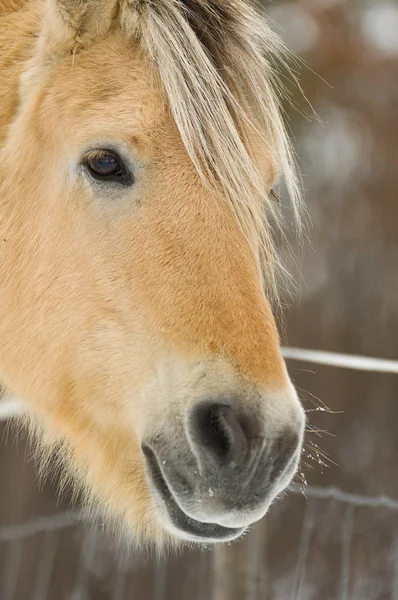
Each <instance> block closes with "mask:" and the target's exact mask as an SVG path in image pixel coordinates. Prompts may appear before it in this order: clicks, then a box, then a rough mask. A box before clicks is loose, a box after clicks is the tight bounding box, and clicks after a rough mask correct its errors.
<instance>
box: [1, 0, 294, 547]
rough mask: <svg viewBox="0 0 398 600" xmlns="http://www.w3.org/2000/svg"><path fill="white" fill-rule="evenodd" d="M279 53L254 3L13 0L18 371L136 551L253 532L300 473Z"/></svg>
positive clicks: (8, 150)
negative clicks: (286, 339)
mask: <svg viewBox="0 0 398 600" xmlns="http://www.w3.org/2000/svg"><path fill="white" fill-rule="evenodd" d="M283 52H284V50H283V46H282V42H280V41H279V38H278V37H277V36H276V35H275V34H274V33H273V32H272V30H271V28H270V27H269V25H268V22H267V21H266V20H265V17H264V16H262V15H260V13H258V12H257V10H256V9H255V8H254V7H252V6H251V5H250V3H248V2H246V0H2V5H1V7H0V340H1V345H0V375H1V377H0V378H1V381H2V385H3V386H5V388H7V389H8V390H10V392H12V394H14V395H16V396H18V397H19V398H21V399H22V402H23V405H24V410H26V412H27V415H28V422H29V423H30V427H31V429H32V431H33V433H34V435H35V437H36V438H37V440H38V444H39V447H40V449H41V450H40V452H41V456H42V460H43V461H44V463H46V462H47V464H48V465H50V466H49V468H50V469H53V468H55V467H54V465H57V466H58V465H59V464H60V465H61V466H62V470H63V473H64V475H63V477H65V478H67V480H68V481H71V482H73V485H74V487H75V489H76V490H77V493H78V494H81V498H82V502H83V504H84V506H87V507H91V508H92V509H93V510H97V511H100V514H101V515H102V516H103V518H104V519H105V522H106V523H111V524H114V525H115V527H119V528H120V531H121V532H124V534H125V535H126V536H127V537H128V538H131V539H134V540H136V541H137V542H138V543H140V542H142V543H154V544H155V546H157V547H163V546H164V545H170V544H180V543H184V542H185V543H186V542H189V543H190V542H195V543H199V544H200V543H213V542H225V541H229V540H233V539H235V538H238V537H239V536H241V535H242V534H243V533H244V532H245V531H246V530H247V528H248V527H250V526H251V525H252V524H253V523H255V522H256V521H258V520H259V519H261V518H262V517H263V516H264V515H265V514H266V512H267V511H268V508H269V506H270V504H271V502H272V501H273V500H274V499H275V498H276V497H277V496H278V495H280V494H281V492H282V491H283V490H285V488H286V487H287V486H288V485H289V483H290V482H291V480H292V478H293V477H294V474H295V473H296V471H297V468H298V464H299V459H300V454H301V449H302V444H303V432H304V424H305V416H304V411H303V408H302V406H301V403H300V401H299V399H298V396H297V393H296V391H295V388H294V386H293V384H292V382H291V380H290V378H289V375H288V372H287V368H286V365H285V362H284V360H283V358H282V356H281V351H280V340H279V334H278V331H277V326H276V321H275V315H274V306H275V305H276V303H277V300H276V298H277V293H278V269H279V266H280V261H279V259H278V254H277V252H276V250H275V243H274V239H275V228H277V227H278V225H279V224H280V222H281V217H280V213H279V211H278V206H277V203H276V202H275V199H274V198H273V191H274V189H275V185H277V182H278V180H279V179H280V178H281V177H283V178H284V181H285V182H286V186H287V189H288V190H289V193H290V198H291V201H292V205H293V208H294V210H295V213H296V215H297V216H298V218H299V215H300V184H299V177H298V175H297V169H296V167H295V160H294V153H293V151H292V149H291V144H290V141H289V136H288V135H287V132H286V128H285V125H284V122H283V118H282V114H281V113H282V111H281V108H280V100H281V92H280V86H279V84H278V75H277V68H276V65H277V64H278V61H280V60H282V61H283V60H284V57H283V56H284V55H283ZM54 461H55V462H54Z"/></svg>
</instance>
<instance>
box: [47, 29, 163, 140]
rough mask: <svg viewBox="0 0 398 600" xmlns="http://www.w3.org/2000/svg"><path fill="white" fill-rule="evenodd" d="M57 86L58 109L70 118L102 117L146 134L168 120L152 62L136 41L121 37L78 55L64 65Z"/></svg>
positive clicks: (98, 44)
mask: <svg viewBox="0 0 398 600" xmlns="http://www.w3.org/2000/svg"><path fill="white" fill-rule="evenodd" d="M55 85H56V96H57V99H58V102H57V104H58V106H61V107H62V106H64V107H66V109H67V113H68V114H70V115H72V116H76V115H78V116H79V115H80V118H82V117H83V116H85V117H87V118H90V116H93V117H94V118H95V119H98V117H101V116H102V117H103V118H104V119H106V120H108V121H109V119H111V120H114V121H119V122H120V121H123V123H124V125H125V126H126V127H128V126H129V124H131V126H132V127H134V128H136V127H138V128H139V129H142V130H143V131H149V130H153V129H154V128H156V127H157V126H159V125H160V124H165V123H166V122H167V121H168V120H170V115H169V111H168V109H167V103H166V100H165V96H164V94H163V93H162V90H161V86H160V83H159V81H158V80H157V78H156V76H155V75H154V69H153V68H151V65H150V64H149V59H148V58H146V57H145V55H144V54H143V53H142V51H140V48H139V46H138V44H137V43H135V42H133V41H126V40H124V39H123V38H122V37H121V36H115V37H114V39H112V38H111V39H107V40H104V41H102V42H99V43H96V44H94V45H93V46H92V47H90V48H88V49H86V50H84V51H82V52H80V53H79V55H77V56H76V57H74V58H73V59H71V60H70V62H69V63H67V64H64V65H63V67H62V68H61V69H60V72H59V74H58V77H57V81H56V84H55Z"/></svg>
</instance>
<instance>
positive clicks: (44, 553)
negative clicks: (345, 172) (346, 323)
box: [0, 348, 398, 600]
mask: <svg viewBox="0 0 398 600" xmlns="http://www.w3.org/2000/svg"><path fill="white" fill-rule="evenodd" d="M283 354H284V356H285V358H287V359H290V360H299V361H306V362H307V361H308V362H313V363H317V364H322V365H328V366H332V367H340V368H349V369H355V370H361V371H363V370H365V371H373V372H375V371H376V372H380V373H398V361H393V360H384V359H378V358H370V357H361V356H352V355H346V354H335V353H330V352H321V351H314V350H305V349H299V348H283ZM21 407H22V404H21V403H20V402H19V401H18V400H17V399H11V398H9V399H6V400H3V401H2V402H1V403H0V420H5V419H8V418H10V417H12V416H14V415H16V414H18V412H20V411H21V410H22V408H21ZM289 496H290V499H291V501H293V502H300V503H301V504H303V510H302V512H300V525H299V535H298V538H297V540H296V543H294V544H291V547H290V548H289V552H290V553H291V554H293V555H294V556H293V558H292V561H291V562H292V565H293V566H291V568H290V571H289V573H288V574H284V575H283V578H284V587H283V591H280V589H282V588H278V590H279V591H278V590H277V591H275V590H274V591H273V592H272V594H271V596H269V595H265V592H264V595H263V593H262V592H258V593H257V592H256V591H253V590H254V589H257V588H254V587H253V585H254V584H253V585H252V587H251V588H250V589H251V590H252V591H251V592H250V593H249V592H247V594H246V593H245V594H244V595H242V600H243V598H244V600H246V599H250V600H251V599H254V600H263V598H269V597H272V598H275V599H276V600H308V598H317V599H318V598H320V596H319V593H318V592H317V591H315V593H313V594H312V595H311V589H312V588H311V585H312V587H314V585H316V584H314V583H313V582H312V583H311V578H313V577H314V574H313V569H314V566H313V564H312V561H313V557H314V549H313V546H314V538H315V537H316V532H317V529H318V528H319V523H320V519H321V518H322V516H323V515H327V514H329V513H328V511H330V510H332V509H331V507H332V506H336V504H337V505H338V506H339V507H341V508H340V509H339V510H340V512H339V515H340V517H339V519H338V520H337V521H336V524H335V528H334V529H335V531H334V536H335V537H337V539H338V540H339V541H338V544H339V545H338V548H339V550H338V555H339V566H338V567H337V569H335V579H336V581H335V584H334V585H335V590H334V592H333V593H332V594H334V595H328V596H327V597H328V598H333V600H353V599H354V598H355V600H376V599H378V598H383V599H384V598H388V599H390V600H398V552H397V544H396V543H395V539H396V538H397V537H398V535H397V534H398V531H395V530H394V532H395V533H394V536H393V537H392V541H390V542H387V541H386V542H385V545H386V546H387V545H388V544H390V546H391V547H388V549H387V550H386V556H388V558H386V560H385V562H386V564H387V563H388V565H389V566H388V568H389V569H390V573H389V575H388V577H386V578H384V579H385V580H384V581H380V582H378V587H376V588H371V587H369V589H367V590H366V591H364V588H363V587H362V588H361V587H360V582H359V583H358V581H357V580H358V571H356V570H355V569H356V568H357V567H356V565H355V564H354V560H353V549H354V546H355V544H354V542H353V538H354V535H355V527H356V526H357V524H358V522H359V521H360V522H362V523H363V520H364V517H363V515H360V514H359V513H360V511H361V510H366V509H371V510H372V511H373V512H371V513H369V514H370V515H373V516H369V517H366V518H365V520H366V519H367V518H369V519H370V520H371V519H373V518H374V519H375V523H376V520H377V518H378V517H377V515H378V514H379V513H380V512H382V513H383V514H384V513H385V512H386V511H387V512H386V514H387V517H386V519H387V521H388V523H394V522H396V520H397V519H396V513H397V511H398V499H395V498H392V497H389V496H383V495H382V496H366V495H361V494H357V493H351V492H346V491H344V490H342V489H339V488H337V487H317V486H311V485H309V486H308V485H306V486H299V485H292V486H290V488H289V491H288V497H289ZM281 504H282V506H283V504H284V503H281ZM278 506H279V504H278V503H277V505H276V507H278ZM278 510H279V509H278V508H276V511H275V512H273V511H271V514H270V515H269V516H268V517H267V519H266V521H267V522H271V523H272V521H274V522H275V525H274V531H276V532H277V534H276V535H278V533H279V532H280V531H281V530H282V529H283V527H284V526H285V522H284V521H285V518H286V514H285V513H283V510H285V509H283V508H282V509H280V510H282V513H278ZM333 510H334V509H333ZM388 515H390V517H388ZM81 518H82V514H81V513H80V511H78V510H73V511H70V512H67V513H60V514H56V515H54V516H45V517H37V518H34V519H31V520H28V521H26V522H23V523H19V524H14V525H3V526H2V527H0V553H1V552H2V548H3V551H4V552H3V555H4V556H5V560H3V561H1V560H0V598H1V600H16V598H19V597H22V596H19V595H18V592H17V590H18V585H19V582H20V579H21V573H22V574H23V573H25V571H26V568H25V566H24V565H25V562H26V560H27V557H28V555H29V552H28V551H27V547H28V545H29V544H30V543H31V541H32V540H36V539H40V551H38V552H37V560H36V566H35V569H34V573H33V579H32V582H31V584H30V589H29V596H26V598H29V600H53V599H55V598H58V596H57V594H58V592H53V591H51V590H52V587H51V586H53V585H54V581H53V580H54V577H55V575H54V568H55V565H56V563H57V561H58V560H59V554H60V553H61V552H62V544H63V538H64V535H65V532H68V531H76V532H80V533H79V536H80V537H79V538H78V539H77V541H75V542H74V543H75V546H74V550H73V552H74V554H76V555H77V560H76V565H75V567H74V570H73V574H71V575H70V577H69V580H68V584H67V585H68V589H69V590H70V591H69V592H65V594H66V595H65V594H64V595H63V597H65V598H68V599H70V600H86V598H89V597H90V598H91V597H92V596H89V595H88V590H89V587H90V581H91V579H92V577H93V567H92V566H91V567H90V564H91V565H93V564H95V563H96V562H97V561H98V560H99V559H98V557H99V556H101V552H103V539H102V532H101V531H99V530H97V529H96V528H95V527H93V528H91V527H89V528H88V529H87V528H86V527H81V526H80V522H81ZM370 520H369V532H371V523H370ZM361 526H362V527H363V524H362V525H361ZM376 527H377V526H376V525H375V528H376ZM271 529H272V528H271ZM391 529H393V526H392V525H391ZM274 535H275V534H274ZM370 535H371V533H370ZM265 537H267V536H265ZM247 540H248V541H247V542H246V543H247V544H248V547H247V550H246V555H245V556H246V558H245V559H244V560H246V561H247V562H248V563H249V562H250V565H248V566H247V570H248V571H250V573H251V577H252V580H253V581H259V580H260V579H261V577H262V575H261V570H262V569H264V568H265V567H264V564H263V562H262V561H261V560H258V559H256V561H254V562H253V560H250V561H249V558H248V557H253V556H254V554H258V544H259V542H258V536H257V537H256V536H255V535H249V536H248V538H247ZM264 543H269V544H270V545H271V546H272V544H273V538H272V535H271V541H266V542H264ZM357 546H358V545H356V546H355V552H357ZM110 552H115V553H116V554H115V557H116V558H112V559H110V560H111V562H112V561H113V562H112V567H111V571H109V570H108V572H107V573H108V575H107V577H108V578H109V577H111V579H112V590H111V591H109V593H108V595H104V596H99V597H101V598H102V597H104V598H107V599H108V598H109V600H113V599H115V600H127V599H130V598H133V599H134V600H141V598H142V599H144V598H145V600H152V597H153V598H154V599H155V600H169V599H170V598H172V599H173V600H175V598H177V597H178V598H184V600H185V597H186V598H188V596H185V595H183V596H175V595H170V592H169V593H168V592H167V589H166V588H167V586H166V583H165V582H166V579H167V577H169V576H170V575H169V574H168V571H167V569H168V567H167V565H166V564H165V563H164V562H156V561H153V566H152V567H151V568H152V570H151V574H150V575H149V576H148V577H150V578H151V580H152V588H151V589H153V590H154V591H153V593H151V595H150V596H145V595H139V594H138V595H137V594H136V595H134V594H133V595H130V594H128V593H127V591H126V590H127V586H128V581H129V578H130V579H131V578H132V579H133V580H134V577H136V576H137V564H138V565H139V564H140V560H139V559H137V553H135V552H134V551H132V552H131V551H130V552H127V550H124V551H123V552H122V554H120V552H119V553H118V552H117V551H116V550H111V551H110ZM215 552H217V550H215ZM354 554H355V553H354ZM391 557H392V558H391ZM394 557H395V558H394ZM101 560H103V558H102V559H101ZM199 562H200V561H199ZM253 565H254V566H253ZM235 568H237V567H235ZM94 570H95V569H94ZM196 570H197V569H196ZM111 572H112V576H111V575H110V573H111ZM184 576H185V574H184ZM196 577H199V579H200V576H199V574H196ZM361 577H362V576H361ZM361 577H360V578H359V579H361ZM380 577H381V576H380ZM199 579H198V581H197V584H193V585H194V586H195V585H197V586H199V587H198V589H199V588H200V581H199ZM371 583H372V582H371ZM268 584H269V582H268ZM373 584H374V582H373ZM369 585H371V584H369ZM358 586H359V587H358ZM129 589H134V587H133V588H131V587H130V588H129ZM357 589H359V591H355V590H357ZM369 590H370V591H369ZM372 590H375V591H372ZM380 590H382V592H380ZM68 593H69V595H68ZM181 593H184V594H185V592H181ZM322 593H323V592H322ZM211 594H212V595H211V596H206V594H204V595H203V596H202V592H201V593H200V594H199V592H197V593H196V592H195V593H194V590H192V595H191V596H189V598H190V600H191V598H192V600H195V599H196V598H200V599H202V597H204V598H206V600H218V598H219V597H220V598H221V599H222V600H223V599H224V598H226V597H227V596H225V595H222V594H221V595H220V596H218V595H217V592H214V593H213V592H212V593H211ZM317 594H318V595H317ZM383 594H384V595H383ZM93 597H95V598H96V597H97V596H93ZM231 598H232V596H231ZM239 598H240V597H239ZM325 598H326V596H325Z"/></svg>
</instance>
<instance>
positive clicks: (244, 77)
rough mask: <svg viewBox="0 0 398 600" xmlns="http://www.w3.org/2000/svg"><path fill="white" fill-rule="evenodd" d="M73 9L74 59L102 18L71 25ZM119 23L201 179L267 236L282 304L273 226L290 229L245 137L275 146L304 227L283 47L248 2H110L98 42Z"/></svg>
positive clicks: (268, 279) (264, 254)
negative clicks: (284, 110)
mask: <svg viewBox="0 0 398 600" xmlns="http://www.w3.org/2000/svg"><path fill="white" fill-rule="evenodd" d="M68 2H69V0H65V2H64V3H62V5H65V15H68V25H72V26H74V27H75V28H76V37H75V40H76V47H75V50H74V51H78V50H79V46H80V45H85V43H86V42H85V41H84V34H85V27H84V25H82V23H84V20H85V19H88V20H89V21H92V20H94V19H95V17H94V14H93V15H91V14H89V13H85V10H89V9H87V8H85V7H87V6H89V3H86V5H83V4H82V5H79V7H80V8H79V11H78V13H76V11H75V13H74V15H73V16H74V18H73V19H72V22H71V13H70V11H69V12H68V6H67V5H68ZM99 4H101V6H102V8H103V9H105V6H104V4H103V3H99ZM94 8H95V7H94ZM97 9H99V6H97V7H96V10H97ZM63 12H64V11H63V10H62V13H63ZM65 15H64V14H63V16H65ZM115 17H116V22H117V24H118V25H119V26H121V27H122V29H123V31H124V32H125V34H127V36H130V37H134V38H135V39H137V38H138V39H139V41H140V43H141V45H142V47H143V49H144V51H145V52H146V53H147V54H148V55H149V57H150V58H151V59H152V61H153V64H154V66H155V67H156V70H157V72H158V74H159V76H160V80H161V83H162V86H163V89H164V90H165V93H166V95H167V97H168V102H169V106H170V110H171V112H172V114H173V118H174V120H175V122H176V124H177V127H178V129H179V131H180V135H181V137H182V140H183V143H184V145H185V147H186V150H187V152H188V154H189V156H190V158H191V160H192V162H193V163H194V165H195V167H196V169H197V171H198V173H199V174H200V175H201V177H202V179H203V180H204V181H205V182H206V184H207V185H211V186H212V187H213V189H214V188H216V189H217V190H218V191H219V192H220V194H221V195H222V196H223V197H224V198H226V199H227V201H228V202H229V204H230V207H231V209H232V211H233V213H234V215H235V217H236V218H237V219H238V221H239V223H240V224H241V226H242V229H243V230H244V232H245V233H246V235H247V236H248V238H249V239H252V235H251V233H253V231H255V232H256V233H257V235H258V232H259V233H260V237H261V248H260V253H261V258H262V263H263V267H264V271H265V285H266V288H267V292H268V294H269V296H270V298H271V299H273V300H277V298H278V287H279V285H278V277H277V274H278V273H280V272H283V267H282V265H281V264H280V261H279V260H278V255H277V252H276V249H275V244H274V236H273V233H272V230H271V227H270V223H269V218H270V217H271V216H272V222H273V225H274V226H276V228H277V229H278V230H282V229H283V228H282V221H283V219H282V216H281V214H280V211H279V207H278V206H277V204H276V203H275V201H274V198H273V197H272V193H271V190H269V189H267V187H266V185H265V184H264V177H263V173H262V170H263V168H264V167H263V165H258V164H256V163H255V161H254V159H253V154H252V152H251V150H250V145H249V144H248V143H247V135H246V134H247V133H248V132H250V130H251V131H252V132H253V131H255V132H256V133H257V134H260V135H261V137H262V139H263V141H264V143H265V144H266V145H267V146H268V148H269V156H270V157H272V160H273V161H274V164H275V166H276V173H277V175H278V176H282V177H283V179H284V182H285V184H286V188H287V191H288V194H289V197H290V201H291V204H292V208H293V215H294V219H295V221H296V223H297V224H298V225H300V214H301V210H300V208H301V194H300V185H299V179H298V176H297V170H296V166H295V159H294V154H293V151H292V148H291V145H290V141H289V138H288V135H287V132H286V128H285V125H284V122H283V119H282V115H281V110H280V97H281V96H282V95H283V92H282V86H281V84H280V80H279V77H278V73H277V68H276V64H283V65H284V66H286V61H285V56H286V49H285V47H284V45H283V43H282V42H281V40H280V39H279V38H278V36H277V35H275V34H274V33H273V32H272V30H271V28H270V26H269V24H268V23H267V21H266V19H265V17H264V16H262V15H261V14H260V13H259V12H258V11H256V10H255V9H254V8H253V7H252V6H250V5H249V3H248V2H246V1H245V0H120V3H118V4H115V5H113V7H112V6H109V5H108V3H107V5H106V11H105V10H104V16H103V18H102V21H101V24H100V25H98V27H97V28H96V29H97V32H98V35H103V34H104V32H106V31H107V30H108V29H109V28H111V27H113V26H115ZM96 18H97V19H98V15H97V17H96ZM90 37H91V36H90ZM91 41H92V37H91V39H90V42H91ZM259 198H260V199H263V202H259ZM255 252H258V247H256V248H255Z"/></svg>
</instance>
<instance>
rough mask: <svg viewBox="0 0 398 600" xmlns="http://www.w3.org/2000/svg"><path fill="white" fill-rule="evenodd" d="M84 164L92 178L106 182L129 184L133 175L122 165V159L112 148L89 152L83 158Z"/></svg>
mask: <svg viewBox="0 0 398 600" xmlns="http://www.w3.org/2000/svg"><path fill="white" fill-rule="evenodd" d="M84 165H85V166H86V168H87V170H88V172H89V173H90V175H91V176H92V177H94V179H97V180H99V181H106V182H114V181H115V182H117V183H121V184H122V185H131V184H132V183H133V176H132V175H131V173H130V171H129V170H128V169H127V168H126V166H125V165H124V163H123V161H122V159H121V158H120V157H119V156H118V155H117V154H116V153H115V152H113V151H112V150H99V151H95V152H91V153H90V154H89V155H88V156H87V157H86V159H85V161H84Z"/></svg>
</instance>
